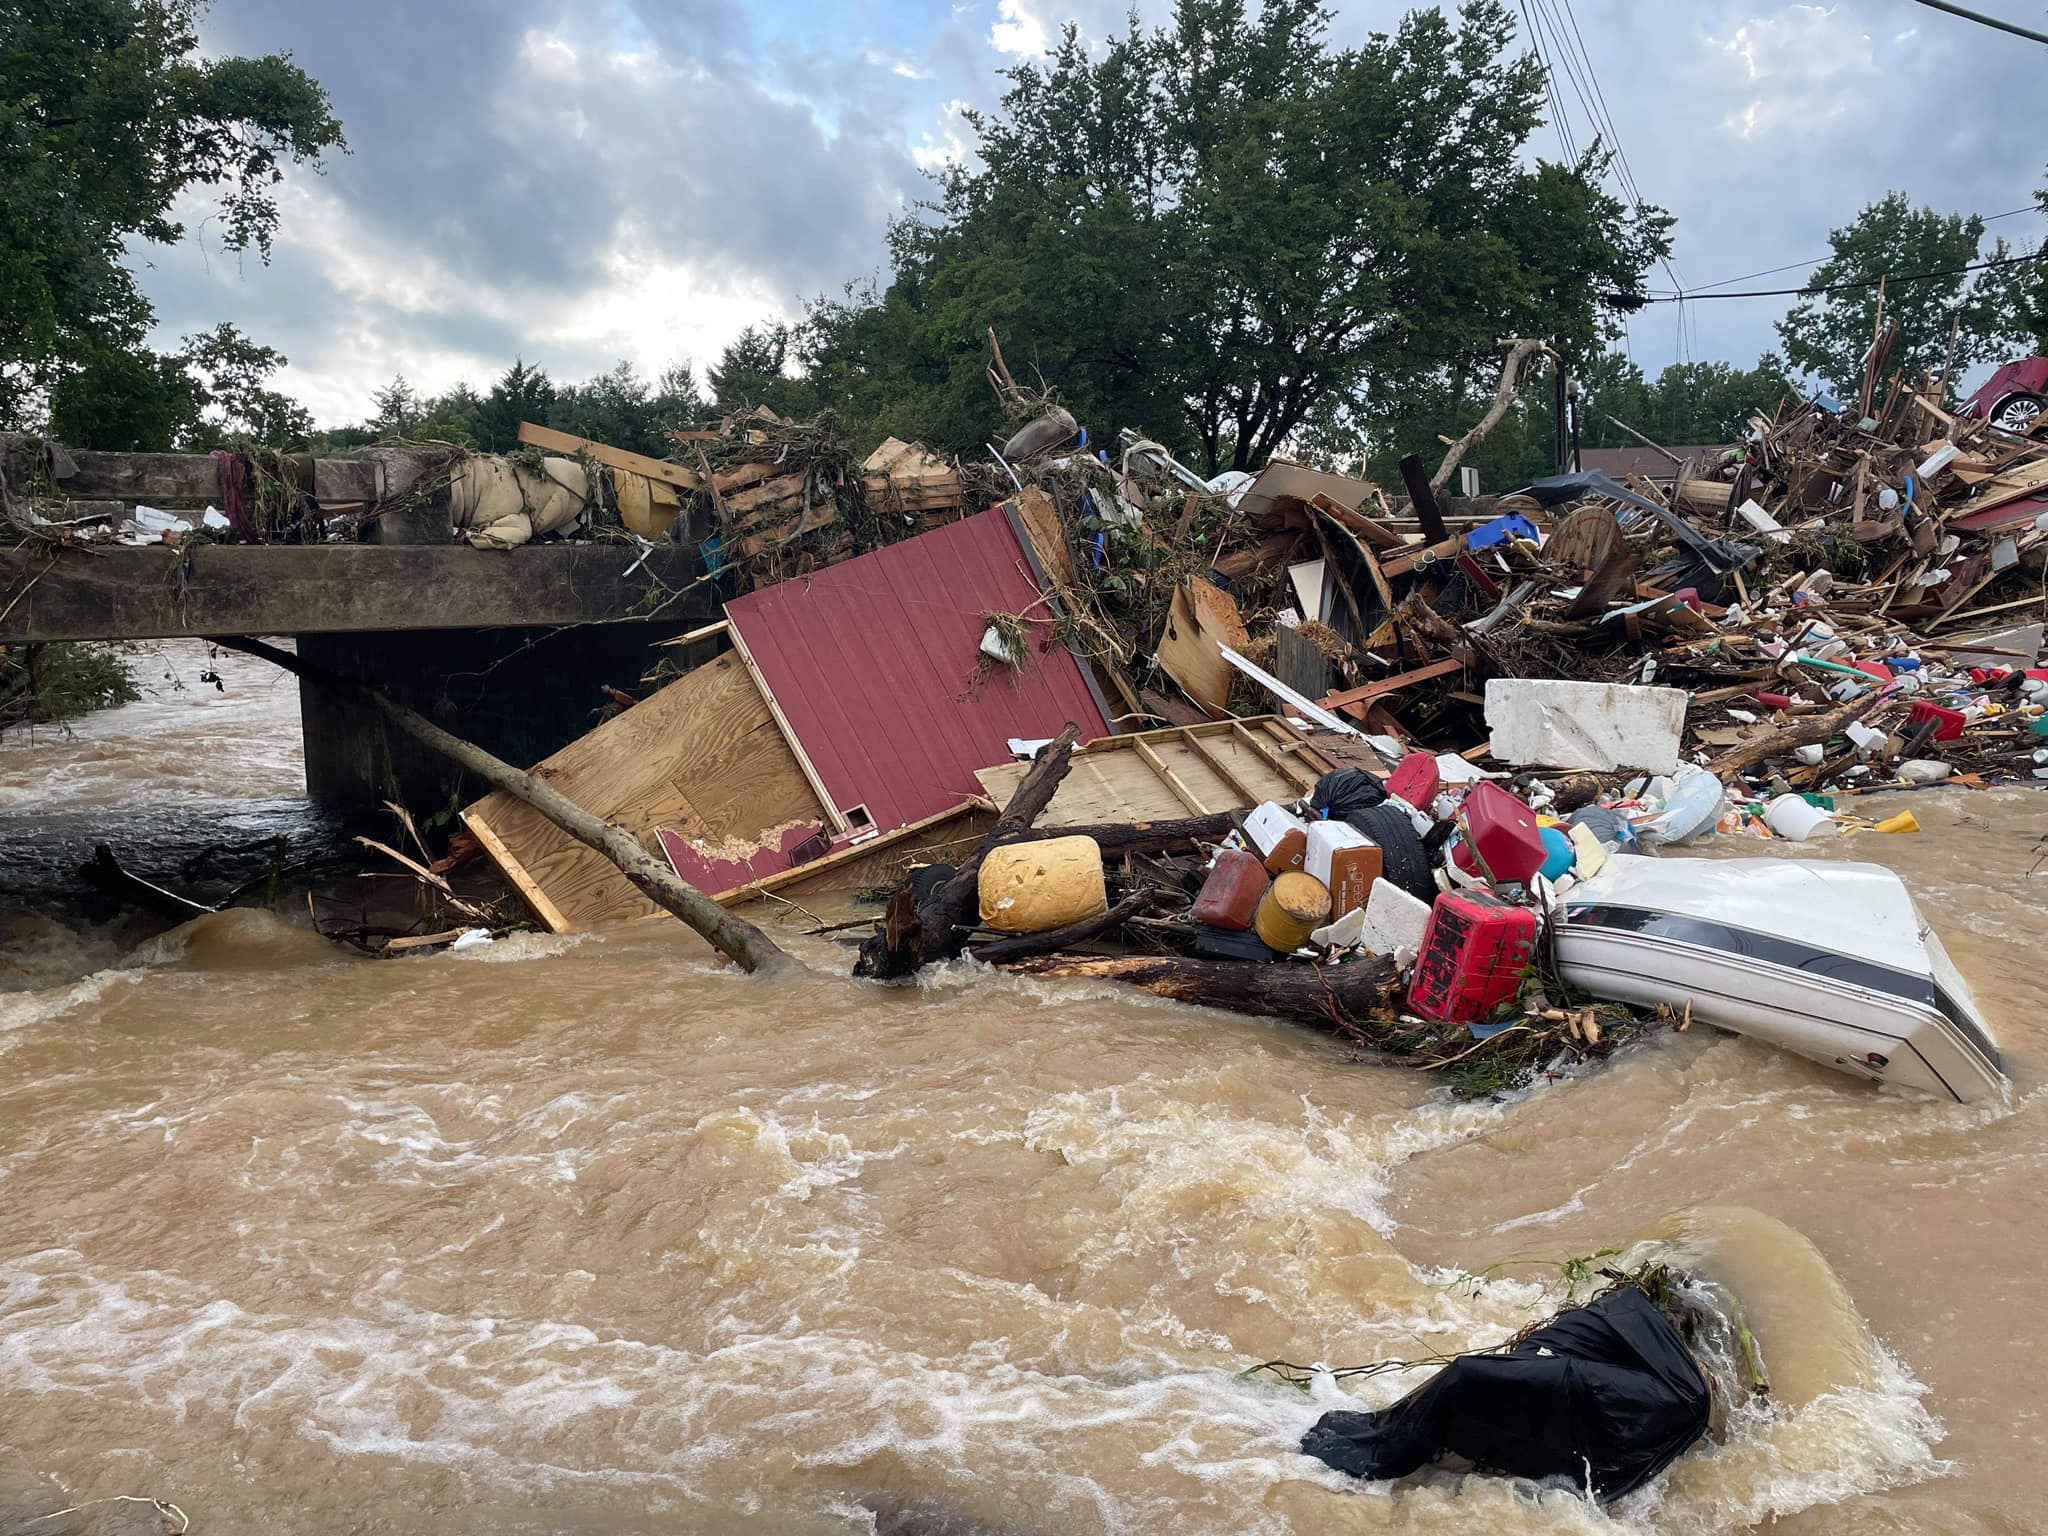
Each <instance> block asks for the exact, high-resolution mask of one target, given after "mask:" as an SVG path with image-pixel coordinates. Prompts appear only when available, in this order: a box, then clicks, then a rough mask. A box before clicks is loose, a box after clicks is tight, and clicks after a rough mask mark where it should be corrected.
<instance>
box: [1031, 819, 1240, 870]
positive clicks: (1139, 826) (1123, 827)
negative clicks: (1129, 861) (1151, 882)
mask: <svg viewBox="0 0 2048 1536" xmlns="http://www.w3.org/2000/svg"><path fill="white" fill-rule="evenodd" d="M1236 825H1237V823H1236V822H1235V821H1234V820H1232V819H1231V815H1230V812H1228V811H1218V812H1217V813H1216V814H1215V815H1213V816H1186V817H1182V818H1181V819H1180V820H1178V821H1113V822H1103V823H1099V824H1096V825H1091V826H1080V827H1032V828H1029V829H1028V830H1026V831H1025V832H1024V833H1023V834H1022V835H1020V836H1018V837H1015V838H1013V839H1011V841H1013V842H1019V843H1028V842H1033V841H1036V840H1038V839H1040V838H1047V837H1092V838H1094V839H1095V842H1096V846H1098V847H1099V848H1101V849H1102V857H1103V860H1104V861H1105V862H1107V861H1108V860H1111V859H1117V858H1121V857H1123V855H1125V854H1127V853H1151V854H1160V853H1192V852H1194V850H1195V846H1196V845H1197V844H1198V843H1218V842H1221V841H1222V840H1223V839H1224V838H1226V837H1228V836H1229V835H1230V833H1231V831H1232V830H1233V829H1234V828H1235V827H1236Z"/></svg>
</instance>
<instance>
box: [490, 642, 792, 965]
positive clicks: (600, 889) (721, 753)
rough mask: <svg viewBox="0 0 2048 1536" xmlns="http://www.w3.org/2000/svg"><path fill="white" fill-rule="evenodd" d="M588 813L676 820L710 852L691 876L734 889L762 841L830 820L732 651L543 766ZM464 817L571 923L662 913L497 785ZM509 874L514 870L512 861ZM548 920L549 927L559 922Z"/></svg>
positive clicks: (661, 823) (634, 828)
mask: <svg viewBox="0 0 2048 1536" xmlns="http://www.w3.org/2000/svg"><path fill="white" fill-rule="evenodd" d="M535 771H536V772H537V773H539V774H540V775H541V776H543V777H544V778H546V779H547V780H548V781H549V782H550V783H551V784H553V785H554V787H555V788H557V789H559V790H560V791H561V792H562V793H563V794H565V795H567V796H568V797H569V798H570V799H571V800H574V801H575V802H576V803H577V804H578V805H580V806H582V807H583V808H584V809H585V810H588V811H590V812H592V813H593V814H595V815H598V816H602V817H604V818H605V819H607V820H609V821H613V822H616V823H618V824H619V825H620V826H623V827H625V828H626V829H627V830H628V831H629V832H632V833H634V834H635V835H636V836H639V837H641V838H643V839H648V840H650V841H651V837H652V834H653V832H654V829H655V828H657V827H668V828H673V829H674V830H675V831H677V832H678V833H680V834H682V836H683V837H684V838H685V839H687V840H688V841H689V842H690V843H691V845H692V846H693V847H694V848H695V849H696V850H697V851H698V852H699V853H700V854H701V855H702V857H703V859H704V861H705V863H704V867H703V868H702V869H701V870H700V871H698V872H697V874H698V878H697V879H696V880H693V881H692V883H693V884H697V885H699V886H700V887H701V888H703V889H705V890H707V891H719V890H725V889H729V888H731V887H733V886H735V885H740V884H743V883H745V881H746V880H747V879H748V878H750V874H749V873H747V872H746V871H747V870H748V868H749V867H750V861H751V860H755V859H756V856H757V855H758V854H759V852H760V850H761V849H762V848H763V847H779V846H781V845H782V844H783V843H784V842H785V840H786V838H787V837H788V834H789V832H790V830H791V829H792V828H794V827H798V826H802V827H806V828H815V827H818V826H821V825H822V824H823V822H824V817H825V813H824V808H823V807H822V806H821V805H819V803H818V799H817V796H816V795H815V794H814V793H813V792H812V790H811V787H810V784H809V782H808V781H807V780H806V779H805V777H804V774H803V770H802V768H801V767H800V766H799V765H798V763H797V761H796V758H795V756H794V755H793V754H792V753H791V752H790V750H789V746H788V743H787V742H785V741H784V740H783V737H782V732H781V730H780V729H779V728H778V727H777V725H776V723H775V720H774V717H773V716H772V715H771V714H770V712H769V709H768V705H767V703H766V701H765V700H763V699H762V697H761V694H760V691H759V689H757V688H756V687H755V686H754V682H753V679H752V678H751V677H749V676H748V674H747V670H746V668H745V667H744V666H743V665H742V664H741V661H740V658H739V657H738V656H736V655H734V654H732V653H731V652H727V653H726V654H725V655H723V656H720V657H718V658H716V659H715V660H713V661H710V662H707V663H706V664H705V665H703V666H701V667H699V668H697V670H696V671H694V672H692V673H690V674H689V675H688V676H686V677H683V678H680V679H678V680H677V681H675V682H673V683H671V684H669V685H668V687H666V688H664V689H662V690H661V691H660V692H659V693H656V694H655V695H654V696H653V697H651V698H648V699H645V700H643V701H642V702H641V703H639V704H637V705H635V706H634V707H633V708H632V709H629V710H627V711H626V712H625V713H623V714H621V715H617V716H615V717H613V718H612V719H610V720H608V721H606V722H605V723H604V724H603V725H601V726H599V727H598V728H597V729H596V730H594V731H592V732H591V733H590V734H589V735H587V736H584V737H581V738H580V739H578V740H576V741H573V742H571V743H570V744H569V745H568V746H566V747H564V748H563V749H562V750H561V751H559V752H557V753H556V754H555V755H554V756H552V757H550V758H548V759H547V760H546V761H545V762H543V763H541V764H540V765H539V767H538V768H537V769H536V770H535ZM465 815H466V816H468V817H470V818H472V819H474V820H477V821H480V822H482V823H483V824H484V825H485V826H487V827H488V828H489V829H490V831H491V832H492V833H493V834H494V835H495V837H496V838H497V841H498V843H499V844H500V845H501V847H502V849H503V850H504V854H505V856H506V857H499V855H498V852H497V850H493V857H494V858H498V859H499V863H500V864H501V865H504V864H506V862H507V858H509V860H510V861H511V863H512V864H513V865H515V866H516V869H517V871H518V874H517V875H514V884H518V883H519V879H520V877H521V876H523V878H525V879H528V880H531V881H532V882H533V883H534V884H536V885H538V886H539V887H540V888H541V890H543V891H544V892H546V895H547V899H548V901H549V902H550V903H552V905H553V906H554V908H555V909H556V911H557V912H559V914H560V917H561V919H562V920H563V922H564V923H565V924H566V925H567V926H568V927H570V928H593V927H599V926H603V925H605V924H609V923H616V922H623V921H626V920H628V919H631V918H635V917H639V916H641V915H643V914H645V913H649V912H652V911H654V910H655V908H654V907H653V905H652V904H651V903H650V902H649V901H648V900H647V899H646V898H645V897H644V896H642V895H641V894H640V893H639V892H638V891H636V890H634V889H633V887H632V886H631V885H630V884H628V883H627V881H626V877H625V876H624V875H622V874H620V873H619V872H618V870H617V868H616V867H614V866H613V864H612V863H611V861H610V860H608V859H606V858H604V857H603V856H602V855H600V854H598V853H595V852H593V851H592V850H590V849H588V848H586V847H584V846H583V844H581V843H579V842H577V841H576V840H575V839H574V838H572V837H570V836H569V835H568V834H567V833H566V832H563V831H562V830H561V829H560V828H558V827H556V826H555V825H554V824H553V823H552V822H550V821H548V820H547V819H546V818H545V817H544V816H542V815H541V814H540V813H539V812H537V811H535V810H533V809H532V808H531V807H529V806H527V805H526V804H524V803H523V802H521V801H519V800H516V799H514V798H513V797H512V796H510V795H507V794H504V793H502V792H501V793H497V794H492V795H488V796H486V797H485V798H484V799H482V800H480V801H478V802H477V803H476V804H475V805H473V806H471V807H470V808H469V810H468V811H467V812H466V813H465ZM507 873H508V875H512V874H513V869H511V868H508V869H507ZM551 926H552V924H551Z"/></svg>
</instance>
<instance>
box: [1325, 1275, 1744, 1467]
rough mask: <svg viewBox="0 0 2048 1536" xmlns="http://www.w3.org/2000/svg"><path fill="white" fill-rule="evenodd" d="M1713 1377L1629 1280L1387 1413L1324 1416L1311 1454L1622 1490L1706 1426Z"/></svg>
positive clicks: (1463, 1364) (1454, 1369) (1664, 1463)
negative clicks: (1440, 1463) (1445, 1460)
mask: <svg viewBox="0 0 2048 1536" xmlns="http://www.w3.org/2000/svg"><path fill="white" fill-rule="evenodd" d="M1710 1397H1711V1394H1710V1393H1709V1391H1708V1387H1707V1381H1706V1377H1704V1376H1703V1375H1701V1373H1700V1368H1699V1366H1698V1364H1697V1363H1696V1362H1695V1361H1694V1360H1693V1357H1692V1352H1691V1351H1690V1350H1688V1349H1687V1348H1686V1347H1685V1341H1684V1340H1683V1339H1681V1338H1680V1337H1679V1335H1678V1330H1677V1329H1675V1328H1673V1327H1672V1326H1671V1323H1670V1321H1669V1320H1668V1319H1667V1318H1666V1317H1665V1316H1664V1314H1663V1313H1661V1312H1659V1311H1658V1310H1657V1309H1656V1308H1655V1307H1654V1306H1652V1305H1651V1304H1650V1301H1649V1298H1647V1297H1646V1296H1644V1295H1643V1293H1642V1292H1641V1291H1639V1290H1636V1289H1635V1288H1634V1287H1632V1286H1629V1287H1623V1288H1622V1289H1619V1290H1616V1291H1613V1292H1610V1293H1609V1294H1608V1295H1606V1296H1603V1297H1601V1298H1600V1299H1599V1300H1598V1301H1595V1302H1593V1303H1592V1304H1591V1305H1589V1306H1585V1307H1581V1308H1580V1309H1579V1310H1578V1311H1576V1312H1567V1313H1565V1314H1564V1315H1563V1316H1562V1317H1559V1318H1557V1319H1555V1320H1554V1321H1552V1322H1551V1323H1549V1324H1547V1325H1546V1326H1544V1327H1542V1328H1539V1329H1537V1330H1536V1331H1535V1332H1534V1333H1532V1334H1530V1335H1529V1337H1528V1338H1526V1339H1524V1340H1523V1341H1522V1342H1521V1343H1519V1344H1517V1345H1516V1346H1515V1347H1514V1349H1513V1351H1512V1352H1510V1353H1508V1354H1505V1355H1474V1356H1470V1357H1467V1358H1465V1359H1462V1360H1455V1361H1453V1362H1452V1363H1451V1364H1450V1365H1448V1366H1446V1367H1444V1369H1443V1370H1442V1371H1441V1372H1439V1373H1438V1374H1437V1375H1436V1376H1434V1377H1432V1378H1431V1379H1430V1380H1429V1381H1427V1382H1425V1383H1423V1385H1422V1386H1420V1387H1418V1388H1417V1389H1416V1390H1415V1391H1413V1392H1410V1393H1409V1394H1408V1395H1407V1396H1406V1397H1404V1398H1402V1399H1401V1400H1400V1401H1399V1402H1398V1403H1394V1404H1392V1405H1391V1406H1389V1407H1387V1408H1383V1409H1381V1410H1380V1411H1379V1412H1377V1413H1343V1412H1338V1413H1326V1414H1324V1415H1323V1416H1322V1418H1320V1419H1318V1420H1317V1421H1316V1424H1315V1427H1314V1428H1313V1429H1311V1430H1310V1431H1309V1432H1308V1433H1307V1434H1306V1435H1304V1436H1303V1437H1302V1442H1301V1448H1302V1450H1303V1452H1304V1453H1306V1454H1307V1455H1310V1456H1313V1457H1315V1458H1316V1459H1317V1460H1319V1461H1323V1462H1327V1463H1328V1464H1329V1465H1331V1466H1333V1467H1335V1468H1336V1469H1337V1470H1338V1471H1339V1472H1349V1473H1350V1474H1351V1475H1352V1476H1353V1477H1364V1478H1374V1479H1380V1478H1393V1477H1405V1476H1407V1475H1408V1474H1409V1473H1411V1472H1414V1471H1416V1470H1417V1469H1418V1468H1420V1467H1422V1466H1424V1465H1426V1464H1427V1463H1429V1462H1432V1461H1435V1460H1436V1459H1437V1458H1438V1457H1440V1456H1443V1455H1446V1454H1452V1455H1458V1456H1463V1457H1464V1458H1466V1459H1467V1460H1468V1461H1470V1462H1472V1463H1473V1465H1474V1466H1476V1467H1479V1468H1481V1469H1483V1470H1486V1471H1490V1472H1504V1473H1507V1474H1508V1475H1510V1476H1514V1477H1528V1478H1547V1477H1561V1478H1564V1479H1566V1480H1568V1481H1569V1482H1571V1483H1572V1484H1574V1485H1575V1486H1578V1487H1585V1486H1586V1485H1587V1484H1588V1483H1590V1484H1591V1485H1592V1488H1593V1492H1594V1493H1595V1494H1596V1495H1597V1496H1598V1497H1599V1498H1600V1499H1602V1500H1603V1501H1604V1500H1610V1499H1618V1498H1620V1497H1621V1496H1622V1495H1623V1494H1625V1493H1630V1492H1633V1491H1634V1490H1635V1489H1637V1488H1640V1487H1641V1486H1642V1485H1643V1484H1644V1483H1647V1482H1648V1481H1649V1480H1650V1479H1651V1478H1653V1477H1655V1476H1656V1475H1657V1474H1658V1473H1659V1472H1662V1471H1663V1470H1664V1469H1665V1468H1666V1467H1668V1466H1670V1465H1671V1463H1672V1462H1674V1461H1676V1460H1677V1459H1678V1457H1679V1456H1680V1455H1682V1454H1683V1453H1684V1452H1685V1451H1686V1450H1687V1448H1689V1447H1690V1446H1691V1445H1692V1444H1693V1442H1694V1441H1696V1440H1698V1439H1699V1437H1700V1436H1701V1435H1702V1434H1704V1433H1705V1432H1706V1428H1707V1415H1708V1410H1709V1408H1710V1406H1711V1402H1710Z"/></svg>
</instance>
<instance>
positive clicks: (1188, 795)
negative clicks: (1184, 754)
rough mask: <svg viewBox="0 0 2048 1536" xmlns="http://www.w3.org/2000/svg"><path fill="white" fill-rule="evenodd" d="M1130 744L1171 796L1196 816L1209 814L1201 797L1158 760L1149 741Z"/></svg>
mask: <svg viewBox="0 0 2048 1536" xmlns="http://www.w3.org/2000/svg"><path fill="white" fill-rule="evenodd" d="M1132 746H1133V747H1134V748H1136V750H1137V753H1138V756H1139V757H1141V758H1143V759H1144V761H1145V766H1146V767H1148V768H1150V769H1151V770H1152V771H1153V772H1154V773H1156V774H1158V775H1159V781H1160V782H1161V783H1162V784H1164V785H1165V786H1166V787H1167V788H1168V789H1170V790H1172V791H1173V797H1174V798H1175V799H1176V800H1178V801H1180V803H1181V804H1182V805H1184V806H1186V807H1187V808H1188V809H1189V810H1190V811H1193V812H1194V813H1195V814H1196V815H1197V816H1206V815H1208V814H1209V807H1208V806H1206V805H1204V804H1202V802H1201V799H1200V798H1199V797H1198V796H1197V795H1196V794H1195V792H1194V791H1193V790H1191V789H1189V788H1188V787H1187V785H1186V784H1185V783H1184V782H1183V781H1182V779H1181V776H1180V775H1179V774H1177V773H1175V772H1174V771H1173V770H1172V769H1171V768H1169V767H1167V766H1166V764H1165V763H1164V762H1162V761H1161V760H1160V757H1159V754H1158V753H1157V752H1155V751H1153V750H1152V744H1151V743H1150V742H1147V741H1133V742H1132Z"/></svg>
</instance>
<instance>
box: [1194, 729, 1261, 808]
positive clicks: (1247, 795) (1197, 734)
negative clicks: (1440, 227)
mask: <svg viewBox="0 0 2048 1536" xmlns="http://www.w3.org/2000/svg"><path fill="white" fill-rule="evenodd" d="M1204 734H1206V733H1205V732H1204V731H1203V730H1202V729H1201V728H1200V727H1197V728H1196V729H1194V730H1191V731H1189V732H1188V733H1187V734H1186V735H1184V736H1183V737H1181V740H1182V741H1183V742H1184V743H1186V745H1187V749H1188V750H1189V751H1190V752H1192V753H1194V754H1195V756H1197V757H1199V758H1200V759H1201V760H1202V764H1203V766H1204V767H1206V768H1207V769H1208V770H1209V771H1210V772H1211V773H1213V774H1215V775H1216V777H1217V778H1219V779H1221V780H1222V781H1223V782H1224V783H1226V784H1228V785H1229V786H1230V792H1231V793H1232V794H1234V795H1236V796H1237V797H1238V798H1239V799H1240V800H1245V801H1249V802H1250V803H1251V804H1253V805H1257V804H1258V803H1259V802H1260V801H1261V800H1263V799H1264V798H1265V796H1264V795H1262V794H1260V793H1259V791H1257V790H1256V789H1254V788H1252V786H1251V785H1249V784H1247V783H1245V781H1244V780H1243V779H1241V778H1239V777H1238V776H1237V775H1236V774H1235V773H1232V772H1231V771H1230V766H1229V765H1228V764H1227V763H1225V762H1224V761H1223V759H1222V758H1220V757H1218V756H1217V755H1216V754H1215V753H1214V752H1212V751H1210V750H1209V748H1208V747H1207V746H1205V745H1204V744H1203V742H1202V737H1203V735H1204Z"/></svg>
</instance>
